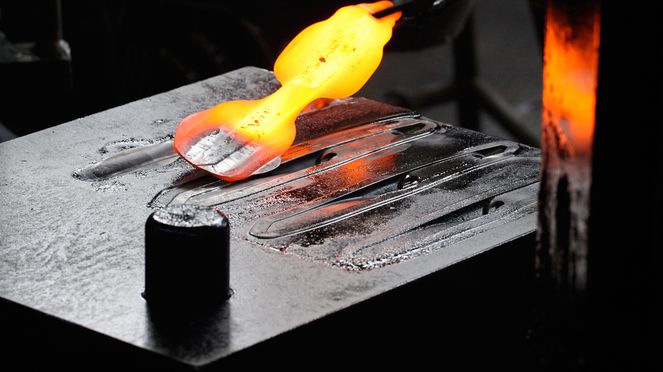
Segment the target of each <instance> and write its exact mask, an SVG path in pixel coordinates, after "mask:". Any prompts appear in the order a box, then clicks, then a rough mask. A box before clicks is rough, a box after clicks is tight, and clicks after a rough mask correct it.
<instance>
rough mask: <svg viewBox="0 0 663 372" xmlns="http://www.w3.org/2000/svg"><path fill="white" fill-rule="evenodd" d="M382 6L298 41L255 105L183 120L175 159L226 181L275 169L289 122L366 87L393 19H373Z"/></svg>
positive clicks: (342, 16)
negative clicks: (317, 103)
mask: <svg viewBox="0 0 663 372" xmlns="http://www.w3.org/2000/svg"><path fill="white" fill-rule="evenodd" d="M391 5H392V3H391V2H389V1H379V2H376V3H372V4H359V5H353V6H347V7H343V8H341V9H339V10H338V11H336V13H335V14H334V15H333V16H332V17H330V18H329V19H327V20H325V21H322V22H319V23H316V24H313V25H311V26H309V27H307V28H306V29H305V30H303V31H302V32H301V33H299V34H298V35H297V36H296V37H295V38H294V39H293V40H292V41H291V42H290V44H288V46H287V47H286V48H285V49H284V50H283V52H281V54H280V55H279V57H278V59H277V61H276V63H275V65H274V74H275V75H276V78H277V79H278V80H279V81H280V82H281V84H282V87H281V88H280V89H279V90H277V91H276V92H274V93H273V94H272V95H270V96H268V97H265V98H263V99H260V100H255V101H231V102H225V103H222V104H220V105H218V106H215V107H213V108H211V109H208V110H205V111H202V112H199V113H196V114H193V115H191V116H189V117H187V118H185V119H184V120H183V121H182V122H181V123H180V125H179V127H178V128H177V131H176V132H175V140H174V143H175V144H174V148H175V151H176V152H177V153H178V154H180V155H181V156H182V157H184V158H185V159H186V160H187V161H189V162H190V163H191V164H193V165H194V166H196V167H198V168H201V169H204V170H206V171H208V172H210V173H212V174H214V175H215V176H217V177H219V178H222V179H225V180H229V181H234V180H240V179H243V178H246V177H249V176H250V175H252V174H253V173H254V172H256V171H257V170H258V169H260V168H261V167H263V166H264V165H266V164H268V163H270V162H272V161H278V160H279V159H280V155H281V154H283V153H284V152H285V151H286V150H287V149H288V148H289V147H290V145H291V144H292V142H293V141H294V138H295V132H296V130H295V119H296V117H297V115H298V114H299V113H300V111H302V110H303V109H304V108H305V107H306V106H307V105H308V104H309V103H311V102H312V101H314V100H316V99H318V98H343V97H348V96H350V95H352V94H354V93H356V92H357V91H358V90H359V89H361V87H362V86H363V85H364V84H365V83H366V81H368V79H369V78H370V77H371V75H372V74H373V72H375V70H376V69H377V67H378V65H379V64H380V60H381V59H382V49H383V47H384V45H385V44H386V43H387V41H389V39H390V38H391V33H392V28H393V26H394V24H395V22H396V21H397V20H398V18H400V13H395V14H392V15H390V16H387V17H384V18H381V19H376V18H374V17H373V16H371V14H372V13H374V12H376V11H379V10H381V9H385V8H387V7H389V6H391Z"/></svg>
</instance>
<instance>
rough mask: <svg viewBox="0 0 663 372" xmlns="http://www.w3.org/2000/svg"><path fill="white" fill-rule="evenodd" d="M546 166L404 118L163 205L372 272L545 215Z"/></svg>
mask: <svg viewBox="0 0 663 372" xmlns="http://www.w3.org/2000/svg"><path fill="white" fill-rule="evenodd" d="M340 106H343V105H340ZM335 107H339V106H338V105H337V106H331V107H328V108H326V109H327V110H333V109H334V108H335ZM346 109H347V107H346ZM323 110H324V109H323ZM538 167H539V152H538V150H536V149H534V148H530V147H527V146H524V145H520V144H517V143H515V142H511V141H505V140H500V139H496V138H492V137H488V136H486V135H483V134H480V133H476V132H472V131H468V130H464V129H461V128H456V127H452V126H449V125H445V124H442V123H438V122H435V121H432V120H429V119H427V118H423V117H419V116H417V115H413V114H411V113H402V114H400V116H398V115H397V116H395V117H388V118H387V119H384V120H378V121H373V122H368V123H365V124H362V125H359V126H357V125H350V126H348V127H346V128H345V129H343V130H337V131H333V132H329V133H327V134H325V135H321V136H318V137H315V138H311V139H306V140H301V141H299V142H298V143H297V144H295V145H294V146H292V148H291V149H290V150H289V151H288V152H287V153H286V154H285V155H284V156H283V164H282V165H281V166H280V167H279V168H277V169H276V170H274V171H272V172H268V173H266V174H264V175H260V176H258V177H252V178H250V179H247V180H245V181H242V182H236V183H226V182H223V181H220V180H216V179H212V178H210V177H201V178H199V179H197V180H195V181H192V182H189V183H185V184H180V185H177V186H174V187H171V188H168V189H166V190H164V191H162V192H161V193H160V194H159V195H158V196H157V198H155V200H156V201H158V203H155V204H158V205H155V206H165V205H168V204H196V205H202V206H216V207H217V208H219V209H221V210H223V211H224V212H226V213H227V214H228V215H229V218H230V219H231V223H232V225H233V234H234V235H235V237H237V238H240V239H245V240H249V241H250V242H254V243H256V244H258V245H260V246H267V247H270V248H273V249H275V250H279V251H281V252H284V253H287V254H293V255H296V256H299V257H301V258H305V259H308V260H312V261H316V262H322V263H324V264H327V265H331V266H333V267H337V268H340V269H343V270H348V271H365V270H369V269H375V268H379V267H383V266H385V265H389V264H394V263H398V262H402V261H404V260H407V259H411V258H414V257H418V256H421V255H423V254H426V253H428V252H431V251H433V250H435V249H440V248H443V247H444V246H446V245H448V244H452V243H455V242H458V241H459V240H462V239H466V238H469V237H473V236H476V235H478V234H481V233H483V232H486V231H488V230H490V229H493V228H495V227H498V226H501V225H504V224H507V223H509V222H510V221H513V220H515V219H518V218H521V217H522V216H524V215H528V214H532V213H535V211H536V187H537V184H538V174H539V172H538ZM153 202H154V201H153Z"/></svg>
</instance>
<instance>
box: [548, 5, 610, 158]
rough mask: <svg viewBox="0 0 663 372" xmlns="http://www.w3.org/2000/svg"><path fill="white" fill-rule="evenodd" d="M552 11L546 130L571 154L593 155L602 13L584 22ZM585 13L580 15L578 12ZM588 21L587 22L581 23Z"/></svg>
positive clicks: (590, 14)
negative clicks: (558, 137)
mask: <svg viewBox="0 0 663 372" xmlns="http://www.w3.org/2000/svg"><path fill="white" fill-rule="evenodd" d="M564 10H565V8H564V7H561V6H559V7H556V6H553V5H550V6H549V9H548V14H547V21H546V33H545V35H546V36H545V50H544V69H543V108H544V118H543V121H544V126H548V127H552V128H554V130H555V132H556V135H557V136H560V137H561V140H562V142H563V144H562V145H563V146H564V147H566V150H568V151H571V152H574V153H575V152H582V153H589V152H590V151H591V144H592V138H593V136H594V117H595V108H596V84H597V79H598V60H599V54H598V49H599V32H600V13H599V12H598V11H595V12H585V13H588V14H583V16H582V17H579V16H577V15H576V14H573V13H571V14H567V13H564ZM576 13H579V12H576ZM578 18H579V19H582V22H581V21H579V20H578Z"/></svg>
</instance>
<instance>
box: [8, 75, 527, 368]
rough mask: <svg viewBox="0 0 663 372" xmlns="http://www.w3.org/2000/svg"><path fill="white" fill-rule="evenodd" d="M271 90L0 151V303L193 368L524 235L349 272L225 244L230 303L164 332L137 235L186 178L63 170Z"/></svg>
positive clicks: (211, 88)
mask: <svg viewBox="0 0 663 372" xmlns="http://www.w3.org/2000/svg"><path fill="white" fill-rule="evenodd" d="M277 84H278V83H277V82H275V80H274V78H273V75H272V74H271V73H270V72H268V71H265V70H262V69H258V68H252V67H247V68H242V69H239V70H236V71H233V72H230V73H227V74H224V75H220V76H217V77H214V78H211V79H208V80H205V81H202V82H199V83H195V84H191V85H188V86H184V87H181V88H179V89H175V90H172V91H169V92H165V93H162V94H158V95H155V96H152V97H150V98H146V99H142V100H139V101H135V102H132V103H129V104H126V105H123V106H120V107H117V108H113V109H110V110H107V111H104V112H100V113H97V114H94V115H91V116H88V117H84V118H81V119H78V120H74V121H72V122H69V123H65V124H62V125H59V126H57V127H54V128H51V129H47V130H43V131H40V132H37V133H33V134H30V135H27V136H24V137H21V138H17V139H15V140H12V141H9V142H5V143H2V144H0V297H1V298H2V299H3V300H2V301H1V302H0V305H2V306H16V307H18V308H25V309H31V310H33V311H36V314H38V315H39V316H43V317H45V318H46V319H48V321H52V322H62V321H64V323H62V324H65V326H71V327H78V328H79V329H81V330H82V331H83V332H88V331H90V332H89V334H90V337H97V338H110V339H114V340H116V341H119V344H120V345H126V346H127V347H128V348H134V349H136V348H137V349H138V350H139V351H138V352H141V353H142V352H147V353H150V354H154V355H153V357H155V358H157V359H159V358H165V359H164V361H166V363H168V362H169V361H172V362H173V363H174V365H177V366H180V367H182V368H188V367H192V368H195V367H203V366H208V365H211V364H214V363H217V362H219V361H221V360H222V359H224V358H226V357H228V356H230V355H232V354H234V353H238V352H240V351H242V350H246V349H247V348H250V347H251V346H254V345H257V344H260V343H262V342H263V341H265V340H268V339H272V338H274V337H277V336H279V335H283V334H286V333H288V332H289V331H291V330H293V329H296V328H298V327H303V326H305V325H307V324H310V323H311V322H314V321H316V320H318V319H321V318H324V317H326V316H328V315H330V314H333V313H335V312H338V311H340V310H343V309H347V308H349V307H352V306H354V305H356V304H358V303H360V302H362V301H365V300H367V299H370V298H372V297H375V296H378V295H380V294H382V293H385V292H387V291H390V290H392V289H395V288H398V287H400V286H403V285H404V284H406V283H409V282H412V281H415V280H417V279H418V278H422V277H425V276H427V275H429V274H431V273H434V272H437V271H440V270H442V269H444V268H446V267H449V266H451V265H453V264H454V263H457V262H459V261H462V260H465V259H467V258H470V257H473V256H475V255H478V254H480V253H482V252H484V251H487V250H490V249H492V248H494V247H495V246H496V245H498V243H497V242H500V241H502V242H503V241H506V240H512V239H515V238H518V237H521V236H524V235H527V234H531V233H532V231H533V230H534V228H535V224H536V220H535V218H536V215H535V214H534V213H530V214H527V215H525V216H523V217H522V218H520V219H516V220H513V221H510V223H509V224H506V225H498V226H495V227H494V228H493V229H491V230H490V231H489V235H490V236H492V237H493V239H486V236H485V235H481V236H468V237H467V238H465V239H463V240H460V241H455V242H453V243H452V244H449V245H447V246H445V247H443V249H436V250H432V251H430V252H428V253H427V254H426V255H423V256H421V257H416V258H413V259H409V260H406V261H403V262H400V263H395V264H390V265H387V266H384V267H380V268H376V269H374V270H366V271H362V272H353V271H349V270H343V269H340V268H338V267H332V266H331V265H327V264H325V263H321V262H316V261H314V260H307V259H303V258H302V257H300V256H298V255H295V254H288V252H280V251H278V250H276V249H271V248H269V247H260V246H259V245H256V244H252V243H251V241H250V240H249V239H245V238H242V237H241V236H237V235H233V236H232V239H231V274H230V275H231V277H230V283H231V287H232V289H233V291H234V294H233V295H232V297H231V298H230V299H229V300H228V302H227V303H226V304H225V305H223V306H222V307H220V308H218V309H216V310H214V311H212V312H210V313H207V314H206V315H204V316H195V317H193V318H190V319H189V320H181V319H180V320H177V321H179V322H183V323H184V327H185V328H187V329H188V334H187V335H186V337H181V336H182V335H181V334H178V335H177V337H176V336H172V335H170V334H169V333H168V332H167V331H164V330H163V329H162V328H161V325H160V321H162V320H160V318H159V316H158V311H157V312H156V313H155V311H154V309H151V308H150V307H149V306H148V304H147V303H146V302H145V300H144V299H143V298H142V297H141V292H142V291H143V289H144V267H143V264H144V226H145V221H146V219H147V217H148V216H149V215H150V213H152V212H153V211H154V210H153V208H152V207H151V206H150V202H151V201H152V200H153V198H154V197H155V195H157V194H158V193H159V192H160V191H162V190H163V189H166V188H168V187H172V186H173V185H174V184H176V183H177V182H180V181H181V180H182V179H184V178H186V177H187V176H188V175H189V174H191V168H190V167H189V166H188V165H187V164H186V163H183V162H176V163H174V164H171V165H169V166H165V167H158V168H154V169H150V170H146V171H140V172H133V173H127V174H124V175H122V176H118V177H112V178H109V179H106V180H98V181H84V180H80V179H77V178H76V177H74V176H73V175H72V174H73V172H74V171H75V170H76V169H80V168H82V167H85V166H86V165H88V164H90V163H93V162H98V161H100V160H102V159H103V158H104V157H105V154H107V153H109V152H112V151H116V150H117V149H120V148H122V147H123V146H125V145H127V144H130V143H134V144H135V143H143V142H144V143H150V142H151V141H152V142H153V141H159V140H161V139H163V138H167V137H168V136H171V135H172V133H173V131H174V129H175V127H176V126H177V124H178V123H179V121H180V120H181V119H183V118H184V117H186V116H187V115H189V114H192V113H194V112H197V111H201V110H203V109H206V108H208V107H211V106H213V105H216V104H218V103H219V102H222V101H225V100H230V99H255V98H260V97H262V96H264V95H265V94H267V93H268V92H271V91H273V90H274V89H275V88H276V87H277ZM231 224H232V219H231ZM183 317H185V316H184V315H183ZM183 319H188V318H183ZM26 326H27V325H26Z"/></svg>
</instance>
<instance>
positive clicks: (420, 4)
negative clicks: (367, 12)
mask: <svg viewBox="0 0 663 372" xmlns="http://www.w3.org/2000/svg"><path fill="white" fill-rule="evenodd" d="M446 3H447V0H410V1H403V2H400V3H399V4H395V5H392V6H390V7H389V8H386V9H382V10H380V11H378V12H375V13H373V17H375V18H384V17H386V16H388V15H390V14H394V13H396V12H403V15H402V16H401V19H400V20H399V22H402V21H407V20H408V19H412V18H417V17H419V16H422V15H425V14H427V13H431V12H437V11H439V10H440V9H442V8H443V7H444V6H445V5H446Z"/></svg>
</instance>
